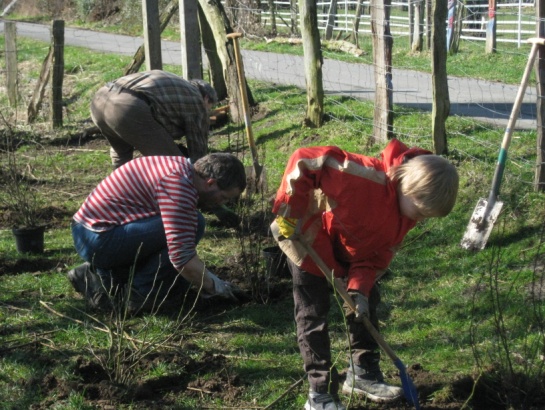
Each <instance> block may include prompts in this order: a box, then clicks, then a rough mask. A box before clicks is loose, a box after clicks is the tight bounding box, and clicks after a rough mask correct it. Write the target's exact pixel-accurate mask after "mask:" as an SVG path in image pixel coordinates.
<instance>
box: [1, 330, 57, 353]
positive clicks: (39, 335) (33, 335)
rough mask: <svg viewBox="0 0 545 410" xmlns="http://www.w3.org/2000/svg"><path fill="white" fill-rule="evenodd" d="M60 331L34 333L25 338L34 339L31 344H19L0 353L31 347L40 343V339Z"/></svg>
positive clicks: (5, 348) (4, 348)
mask: <svg viewBox="0 0 545 410" xmlns="http://www.w3.org/2000/svg"><path fill="white" fill-rule="evenodd" d="M58 331H59V329H54V330H48V331H47V332H42V333H33V334H31V335H28V336H25V338H31V337H32V338H34V340H33V341H31V342H26V343H21V344H18V345H15V346H7V347H3V348H2V349H0V351H2V352H7V351H10V350H14V349H18V348H20V347H25V346H29V345H33V344H36V343H40V341H39V339H40V338H42V337H43V338H44V339H45V337H44V336H46V335H48V334H51V333H55V332H58ZM21 339H23V338H19V339H16V340H21ZM16 340H11V341H10V342H14V341H16Z"/></svg>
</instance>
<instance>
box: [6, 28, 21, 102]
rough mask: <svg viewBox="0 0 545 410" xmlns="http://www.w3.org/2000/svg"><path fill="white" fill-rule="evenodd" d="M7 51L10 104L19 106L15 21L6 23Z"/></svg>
mask: <svg viewBox="0 0 545 410" xmlns="http://www.w3.org/2000/svg"><path fill="white" fill-rule="evenodd" d="M4 31H5V47H4V49H5V53H6V80H7V89H8V100H9V105H10V106H12V107H16V106H17V72H18V70H17V41H16V40H17V30H16V26H15V22H14V21H6V22H5V23H4Z"/></svg>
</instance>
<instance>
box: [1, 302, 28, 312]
mask: <svg viewBox="0 0 545 410" xmlns="http://www.w3.org/2000/svg"><path fill="white" fill-rule="evenodd" d="M0 304H1V305H2V306H5V307H6V308H8V309H12V310H23V311H25V312H30V309H23V308H20V307H17V306H13V305H8V304H7V303H4V302H0Z"/></svg>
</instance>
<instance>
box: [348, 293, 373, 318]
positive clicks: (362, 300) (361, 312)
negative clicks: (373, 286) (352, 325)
mask: <svg viewBox="0 0 545 410" xmlns="http://www.w3.org/2000/svg"><path fill="white" fill-rule="evenodd" d="M348 294H349V295H350V297H351V298H352V300H353V301H354V304H355V305H356V311H355V312H354V313H355V315H356V317H355V318H354V322H363V318H364V317H366V318H368V319H369V299H368V298H367V296H365V295H363V294H361V293H360V292H356V291H355V290H352V291H349V292H348Z"/></svg>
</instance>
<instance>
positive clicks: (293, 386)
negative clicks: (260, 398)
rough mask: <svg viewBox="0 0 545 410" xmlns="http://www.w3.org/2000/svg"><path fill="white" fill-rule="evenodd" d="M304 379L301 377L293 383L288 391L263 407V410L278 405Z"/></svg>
mask: <svg viewBox="0 0 545 410" xmlns="http://www.w3.org/2000/svg"><path fill="white" fill-rule="evenodd" d="M304 379H305V376H303V377H301V378H300V379H299V380H297V381H296V382H295V383H293V384H292V385H291V386H290V387H288V389H287V390H286V391H285V392H284V393H282V394H281V395H280V396H279V397H278V398H277V399H276V400H275V401H273V402H272V403H271V404H269V405H268V406H267V407H265V408H264V409H263V410H267V409H272V407H273V406H274V405H275V404H276V403H278V402H279V401H280V400H282V399H283V398H284V397H285V396H286V395H287V394H288V393H289V392H291V391H292V390H293V389H295V388H296V387H297V386H299V385H300V384H302V383H303V380H304Z"/></svg>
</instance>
